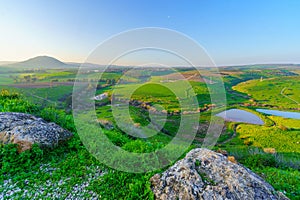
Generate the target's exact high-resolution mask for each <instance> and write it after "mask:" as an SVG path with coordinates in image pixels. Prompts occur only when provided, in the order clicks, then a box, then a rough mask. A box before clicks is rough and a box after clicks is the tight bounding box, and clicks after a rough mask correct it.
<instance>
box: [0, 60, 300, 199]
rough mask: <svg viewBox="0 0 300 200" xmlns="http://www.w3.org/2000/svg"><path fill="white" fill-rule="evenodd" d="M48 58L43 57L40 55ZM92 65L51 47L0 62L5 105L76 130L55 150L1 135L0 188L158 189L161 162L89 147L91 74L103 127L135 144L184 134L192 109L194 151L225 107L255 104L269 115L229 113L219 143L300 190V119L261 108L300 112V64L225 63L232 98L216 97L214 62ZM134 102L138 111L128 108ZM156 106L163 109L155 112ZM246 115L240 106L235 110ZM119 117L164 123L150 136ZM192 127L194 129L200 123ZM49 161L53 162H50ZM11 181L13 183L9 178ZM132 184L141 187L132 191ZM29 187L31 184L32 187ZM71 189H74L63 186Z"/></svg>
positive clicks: (289, 191)
mask: <svg viewBox="0 0 300 200" xmlns="http://www.w3.org/2000/svg"><path fill="white" fill-rule="evenodd" d="M41 59H42V62H43V67H39V65H37V64H36V63H39V62H41ZM47 65H49V66H48V67H47ZM20 66H24V67H20ZM30 66H32V67H30ZM89 67H90V69H89V70H86V71H87V73H86V74H82V75H79V76H78V75H77V71H78V66H76V65H73V64H72V65H70V64H65V63H63V62H60V61H58V60H56V59H54V58H51V59H50V58H47V57H42V58H38V59H30V60H29V61H25V62H21V63H18V64H11V63H9V64H6V65H2V66H0V90H1V93H0V111H1V112H25V113H30V114H33V115H36V116H39V117H42V118H44V119H45V120H47V121H50V122H55V123H57V124H59V125H60V126H62V127H63V128H65V129H67V130H69V131H71V132H72V133H74V137H73V138H72V139H71V140H69V141H68V142H67V143H65V144H62V145H60V146H58V148H56V149H52V150H48V149H39V147H35V148H34V149H33V150H32V151H25V152H23V153H21V154H19V153H17V151H16V149H15V148H16V147H15V146H13V145H5V146H4V145H1V150H0V155H1V160H0V162H1V163H0V166H1V173H2V174H3V176H1V178H0V183H1V184H0V196H1V195H3V194H6V193H8V192H11V193H12V195H13V197H15V198H30V197H33V196H34V197H42V196H44V195H46V194H48V193H49V194H50V193H53V194H56V193H55V192H56V188H59V190H60V191H61V192H60V193H59V192H58V193H59V194H60V195H62V194H63V195H67V193H68V192H71V191H72V190H74V188H81V189H78V190H77V189H76V194H74V195H75V196H73V197H74V198H75V197H79V198H89V197H93V196H98V197H101V198H103V199H105V198H111V197H113V198H115V199H120V198H121V199H152V198H153V194H152V192H151V189H150V185H149V179H150V177H151V176H153V175H154V174H155V173H157V172H161V170H158V171H153V172H147V173H144V174H143V173H141V174H132V173H127V172H120V171H115V170H113V169H111V168H109V167H107V166H105V165H103V164H102V163H101V162H100V161H99V160H97V159H96V158H95V157H93V156H92V155H91V154H89V152H88V151H87V149H86V148H85V146H84V145H83V144H82V142H81V139H80V136H79V135H78V134H77V131H76V127H75V125H74V121H73V115H72V114H73V113H72V93H73V89H74V88H73V85H74V82H75V81H76V83H77V85H79V86H80V83H81V84H82V88H79V89H81V90H87V91H88V90H94V91H95V93H94V96H90V97H88V99H89V100H90V101H93V102H94V104H95V111H94V112H95V114H96V117H97V123H98V124H99V127H102V130H103V133H104V134H105V135H106V136H107V138H109V140H110V141H111V142H112V143H113V144H114V145H116V146H118V148H121V149H122V150H126V151H128V152H134V153H145V152H154V151H157V150H159V149H162V148H163V147H165V146H166V145H168V143H170V141H172V139H173V138H174V137H175V136H176V134H177V132H178V130H179V129H180V126H181V119H182V118H183V117H185V116H192V115H198V122H199V126H197V127H194V128H195V131H196V137H195V138H194V140H193V143H192V144H191V145H190V147H189V148H188V149H186V152H188V150H190V149H193V148H195V147H201V145H202V144H203V142H204V140H205V138H206V134H207V130H208V129H209V125H210V122H211V121H212V120H220V119H221V118H220V117H218V116H216V115H217V114H219V113H221V112H223V111H225V110H230V109H239V110H242V111H243V112H249V113H250V114H251V116H252V115H253V116H256V117H257V118H258V119H259V120H261V121H259V123H256V124H248V123H245V122H243V120H242V121H237V122H235V120H225V121H226V122H225V126H224V127H223V128H222V131H221V133H220V136H219V137H218V139H217V143H216V145H215V146H214V147H212V149H213V150H215V151H219V152H222V151H226V152H227V153H228V155H230V156H234V158H235V159H236V160H237V161H238V162H240V163H242V164H243V165H245V166H246V167H249V168H250V169H251V170H253V171H255V172H256V173H258V174H259V175H261V176H262V177H263V178H264V179H265V180H266V181H267V182H269V183H270V184H271V185H272V186H273V187H274V188H275V189H276V190H278V191H281V192H283V193H284V194H285V195H287V196H288V197H289V198H290V199H299V198H300V193H299V187H300V172H299V170H300V169H299V166H300V144H299V142H300V127H299V124H300V123H299V122H300V120H299V119H290V118H283V117H280V116H273V115H268V114H264V113H260V112H258V111H259V110H257V109H268V110H270V109H272V110H280V111H290V112H299V110H300V107H299V103H298V102H299V101H300V99H299V93H300V87H299V86H300V77H299V74H298V73H296V72H297V70H298V68H299V66H294V65H291V66H281V65H278V66H277V65H274V66H267V67H266V66H263V65H253V66H235V67H233V66H232V67H220V68H219V71H220V75H221V78H222V81H223V83H224V88H225V95H226V104H224V102H222V101H221V100H220V101H214V102H212V100H211V95H216V96H218V95H220V94H221V92H222V90H221V88H220V86H219V85H218V83H219V82H218V81H219V79H217V78H216V77H217V74H216V71H215V70H214V69H211V68H199V69H197V70H195V69H193V68H185V67H180V68H175V69H172V70H170V69H167V68H152V67H150V66H149V67H148V68H131V67H122V66H110V67H109V68H107V69H105V68H104V67H101V66H93V67H91V65H90V66H89ZM99 77H100V78H99ZM86 86H87V87H86ZM77 89H78V88H77ZM97 95H105V98H96V99H93V98H94V97H95V96H97ZM190 97H194V100H190V99H191V98H190ZM186 102H188V103H186ZM123 104H124V105H128V106H127V107H126V106H123ZM182 105H186V107H182ZM125 111H126V112H127V111H128V113H129V117H128V115H123V114H124V113H125ZM153 113H155V114H156V115H157V116H161V118H159V119H154V118H153V116H152V115H153ZM240 115H241V114H239V113H237V114H236V115H234V117H236V118H239V116H240ZM116 116H117V117H116ZM244 117H246V118H249V117H247V116H244ZM253 119H254V118H253ZM164 120H165V121H164ZM255 120H256V118H255ZM119 121H121V122H122V126H124V127H125V128H127V130H131V131H132V132H135V133H148V131H149V134H150V132H151V129H155V130H156V132H157V133H156V135H154V136H151V137H150V136H149V137H145V138H143V137H138V136H141V135H138V136H137V135H135V136H132V135H128V134H126V132H125V131H123V130H122V127H120V124H118V122H119ZM160 122H164V123H160ZM183 129H184V130H185V132H186V133H187V132H188V131H191V130H186V129H185V127H183ZM187 134H188V133H187ZM144 136H145V135H144ZM174 149H176V147H174ZM111 159H112V160H113V159H115V158H111ZM166 162H170V163H168V164H169V165H171V164H172V163H173V161H166ZM43 166H48V167H47V170H48V171H47V170H46V171H45V170H44V168H43ZM96 169H97V170H96ZM49 170H50V171H51V173H49ZM99 172H101V173H99ZM90 177H94V178H93V179H92V180H91V179H90ZM36 180H38V181H37V182H36ZM87 180H90V183H89V185H88V186H83V185H84V184H85V183H86V181H87ZM7 182H9V183H10V184H11V185H13V186H12V188H7V187H6V186H5V183H7ZM117 188H118V189H117ZM129 189H130V190H131V192H130V193H127V192H126V191H127V190H129ZM24 190H26V191H28V192H27V193H23V192H22V191H24ZM59 194H57V195H59ZM35 195H36V196H35ZM76 195H78V196H76ZM63 197H66V196H59V198H63ZM49 198H51V197H49Z"/></svg>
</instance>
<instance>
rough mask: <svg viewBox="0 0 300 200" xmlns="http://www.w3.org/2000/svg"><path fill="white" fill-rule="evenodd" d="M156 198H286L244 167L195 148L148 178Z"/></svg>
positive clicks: (233, 199)
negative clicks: (163, 170)
mask: <svg viewBox="0 0 300 200" xmlns="http://www.w3.org/2000/svg"><path fill="white" fill-rule="evenodd" d="M150 181H151V183H152V191H153V192H154V195H155V197H156V199H162V200H172V199H182V200H185V199H195V200H196V199H205V200H206V199H209V200H210V199H220V200H222V199H228V200H229V199H232V200H240V199H247V200H252V199H253V200H254V199H255V200H256V199H261V200H262V199H264V200H265V199H269V200H273V199H274V200H275V199H276V200H277V199H288V198H287V197H285V196H284V195H283V194H282V193H277V192H276V191H275V190H274V188H273V187H272V186H271V185H270V184H268V183H267V182H265V181H264V180H263V179H262V178H261V177H259V176H258V175H256V174H255V173H253V172H252V171H251V170H249V169H247V168H246V167H244V166H242V165H240V164H237V163H234V162H232V161H230V160H228V158H227V157H226V156H224V155H222V154H219V153H216V152H214V151H211V150H208V149H204V148H198V149H194V150H192V151H190V152H189V153H188V154H187V155H186V156H185V158H183V159H182V160H179V161H178V162H176V163H175V164H174V165H173V166H171V167H170V168H169V169H168V170H166V171H165V172H163V173H162V174H156V175H154V176H153V177H152V178H151V179H150Z"/></svg>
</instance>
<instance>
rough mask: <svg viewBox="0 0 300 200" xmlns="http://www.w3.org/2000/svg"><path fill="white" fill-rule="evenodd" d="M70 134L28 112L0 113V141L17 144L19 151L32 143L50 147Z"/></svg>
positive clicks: (27, 147) (70, 135) (29, 146)
mask: <svg viewBox="0 0 300 200" xmlns="http://www.w3.org/2000/svg"><path fill="white" fill-rule="evenodd" d="M72 135H73V134H72V133H71V132H69V131H67V130H65V129H63V128H62V127H60V126H58V125H57V124H55V123H49V122H46V121H45V120H43V119H41V118H37V117H35V116H33V115H30V114H25V113H13V112H4V113H0V143H2V144H10V143H11V144H17V145H18V150H19V152H22V151H25V150H27V149H30V148H31V147H32V145H33V144H38V145H39V146H40V147H42V148H44V147H51V148H52V147H55V146H57V145H58V144H59V143H60V142H63V141H65V140H67V139H69V138H70V137H72Z"/></svg>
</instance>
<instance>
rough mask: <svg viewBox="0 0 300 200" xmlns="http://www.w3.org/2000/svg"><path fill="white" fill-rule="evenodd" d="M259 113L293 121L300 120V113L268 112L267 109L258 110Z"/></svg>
mask: <svg viewBox="0 0 300 200" xmlns="http://www.w3.org/2000/svg"><path fill="white" fill-rule="evenodd" d="M256 111H257V112H260V113H264V114H268V115H274V116H278V117H284V118H292V119H300V113H299V112H286V111H279V110H267V109H256Z"/></svg>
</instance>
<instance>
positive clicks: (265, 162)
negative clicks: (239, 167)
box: [241, 154, 276, 168]
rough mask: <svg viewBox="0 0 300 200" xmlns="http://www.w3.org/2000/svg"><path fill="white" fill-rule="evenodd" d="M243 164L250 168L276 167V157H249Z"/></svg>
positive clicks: (265, 155) (260, 155) (259, 155)
mask: <svg viewBox="0 0 300 200" xmlns="http://www.w3.org/2000/svg"><path fill="white" fill-rule="evenodd" d="M241 162H242V163H243V164H244V165H246V166H247V167H249V168H256V167H259V168H263V167H267V166H268V167H276V159H275V157H274V156H273V155H269V154H255V155H249V156H248V157H246V158H244V160H242V161H241Z"/></svg>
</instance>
